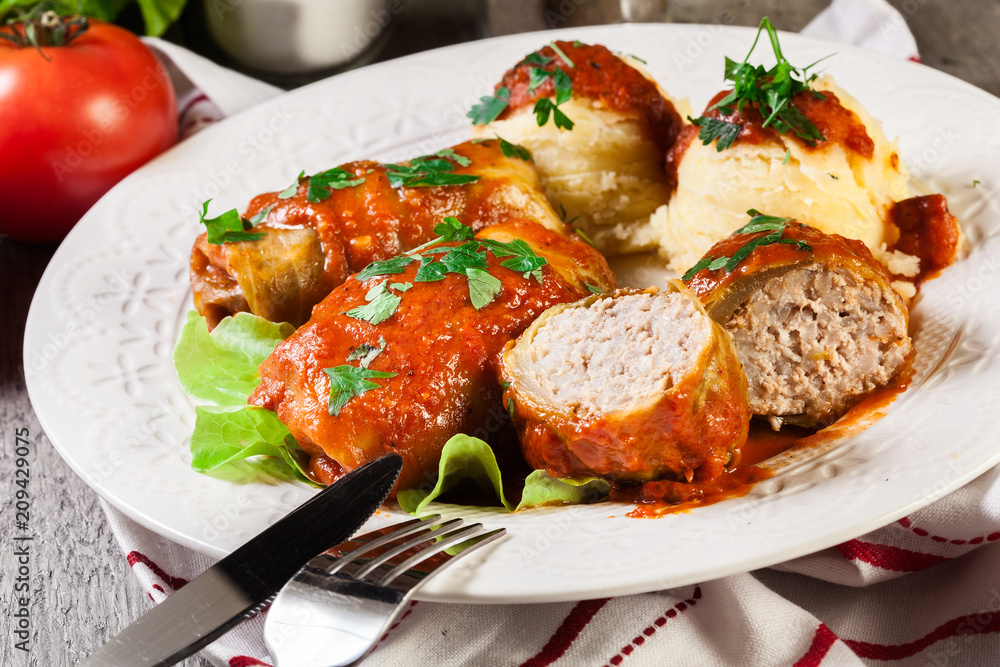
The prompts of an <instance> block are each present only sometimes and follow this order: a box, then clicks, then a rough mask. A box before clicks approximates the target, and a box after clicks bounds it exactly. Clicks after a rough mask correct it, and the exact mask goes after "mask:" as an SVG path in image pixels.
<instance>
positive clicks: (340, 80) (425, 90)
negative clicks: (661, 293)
mask: <svg viewBox="0 0 1000 667" xmlns="http://www.w3.org/2000/svg"><path fill="white" fill-rule="evenodd" d="M753 35H754V31H752V30H748V29H721V28H719V27H717V26H678V25H643V26H608V27H599V28H585V29H578V30H573V31H572V32H567V31H562V32H556V33H545V34H534V35H518V36H511V37H504V38H499V39H493V40H488V41H484V42H476V43H471V44H464V45H460V46H455V47H451V48H447V49H442V50H438V51H433V52H429V53H424V54H420V55H417V56H412V57H409V58H403V59H400V60H396V61H392V62H388V63H384V64H380V65H376V66H373V67H368V68H365V69H363V70H359V71H355V72H351V73H348V74H344V75H341V76H338V77H335V78H332V79H329V80H326V81H321V82H319V83H316V84H314V85H312V86H308V87H306V88H302V89H299V90H296V91H293V92H291V93H288V94H286V95H282V96H281V97H278V98H276V99H274V100H272V101H270V102H268V103H266V104H264V105H261V106H260V107H258V108H255V109H253V110H250V111H248V112H246V113H242V114H240V115H238V116H235V117H233V118H231V119H228V120H226V121H225V122H222V123H219V124H217V125H215V126H213V127H210V128H209V129H207V130H205V131H204V132H202V133H200V134H198V135H196V136H195V137H193V138H191V139H189V140H187V141H185V142H184V143H182V144H180V145H179V146H177V147H176V148H174V149H173V150H171V151H169V152H168V153H166V154H164V155H163V156H161V157H159V158H158V159H156V160H154V161H153V162H152V163H150V164H148V165H147V166H145V167H143V168H142V169H140V170H139V171H138V172H136V173H135V174H133V175H132V176H130V177H129V178H127V179H126V180H125V181H124V182H122V183H121V184H120V185H119V186H118V187H116V188H115V189H114V190H113V191H112V192H111V193H110V194H108V195H107V196H106V197H105V198H104V199H102V200H101V201H100V202H99V203H98V204H97V205H96V206H95V207H94V208H93V210H91V211H90V212H89V213H88V214H87V216H86V217H85V218H84V220H83V221H82V222H81V223H80V224H79V225H78V226H77V228H76V229H75V230H74V231H73V233H72V234H71V235H70V236H69V238H68V239H67V240H66V242H65V243H64V244H63V245H62V247H60V248H59V251H58V252H57V253H56V255H55V257H54V259H53V260H52V263H51V265H50V266H49V268H48V270H47V271H46V273H45V275H44V277H43V278H42V281H41V284H40V285H39V288H38V292H37V294H36V295H35V299H34V303H33V304H32V307H31V312H30V314H29V316H28V323H27V331H26V335H25V370H26V374H27V382H28V389H29V391H30V395H31V399H32V402H33V404H34V406H35V409H36V411H37V413H38V417H39V420H40V421H41V423H42V426H43V427H44V429H45V431H46V433H47V434H48V436H49V438H50V439H51V440H52V442H53V443H54V444H55V446H56V448H57V449H58V450H59V452H60V453H61V454H62V456H63V458H65V459H66V461H67V462H68V463H69V464H70V466H72V467H73V469H74V470H75V471H76V472H77V473H78V474H79V475H80V476H81V477H82V478H83V479H84V480H85V481H86V482H87V483H88V484H89V485H90V486H91V487H93V488H94V489H95V490H96V491H97V492H98V493H99V494H100V495H102V496H103V497H104V498H106V499H108V500H109V501H110V502H111V503H112V504H113V505H115V506H116V507H118V508H119V509H120V510H122V511H123V512H125V514H127V515H128V516H130V517H132V518H133V519H135V520H136V521H138V522H139V523H141V524H143V525H145V526H147V527H149V528H151V529H152V530H154V531H156V532H158V533H160V534H162V535H164V536H166V537H169V538H170V539H173V540H175V541H177V542H179V543H181V544H184V545H186V546H189V547H192V548H194V549H197V550H199V551H202V552H204V553H207V554H211V555H215V556H222V555H224V554H226V553H228V552H229V551H231V550H232V549H234V548H235V547H237V546H238V545H240V544H241V543H243V542H244V541H245V540H247V539H248V538H250V537H251V536H253V535H254V534H256V533H257V532H259V531H260V530H261V529H263V528H264V527H265V526H267V525H269V524H270V523H272V522H274V521H275V520H276V519H278V518H279V517H280V516H282V515H283V514H284V513H285V512H287V511H288V510H289V509H291V508H292V507H294V506H295V505H297V504H299V503H300V502H302V501H303V500H305V499H306V498H307V497H308V496H309V495H310V494H311V493H313V491H312V490H310V489H308V488H305V487H301V486H297V485H293V484H278V485H273V486H269V485H264V484H260V483H240V482H239V481H238V480H236V481H222V480H219V479H215V478H212V477H208V476H205V475H200V474H198V473H195V472H193V471H192V470H190V468H189V467H188V462H189V454H188V448H187V442H186V439H187V437H188V435H189V433H190V431H191V427H192V422H193V416H194V413H193V410H192V408H191V406H190V404H189V402H188V401H187V399H186V398H185V396H184V395H183V393H182V392H181V390H180V387H179V386H178V383H177V381H176V378H175V376H174V372H173V368H172V365H171V361H170V354H171V348H172V345H173V341H174V338H175V334H176V331H177V329H178V323H179V322H180V321H182V319H183V317H184V313H185V312H186V311H187V310H188V308H189V304H190V288H189V285H188V280H187V259H188V253H189V251H190V247H191V243H192V240H193V239H194V237H195V235H196V234H197V233H198V231H199V225H198V222H197V219H198V216H197V214H196V208H198V207H200V205H201V203H202V202H203V201H204V200H205V199H209V198H212V199H214V200H215V201H214V203H213V205H212V210H213V211H222V210H225V209H227V208H230V207H238V208H240V209H242V208H243V207H244V206H245V205H246V204H247V202H248V201H249V199H250V198H251V197H252V196H253V195H255V194H257V193H259V192H265V191H273V190H278V189H281V188H283V187H284V186H285V185H287V184H288V182H289V181H290V180H291V179H292V178H293V177H294V176H295V174H297V173H299V171H300V170H302V169H305V170H306V172H307V173H312V172H314V171H318V170H320V169H323V168H327V167H329V166H330V165H336V164H339V163H341V162H345V161H348V160H352V159H360V158H377V159H382V160H394V159H403V158H407V157H412V156H414V155H418V154H422V153H427V152H431V151H433V150H436V149H439V148H442V147H445V146H449V145H452V144H454V143H458V142H460V141H462V140H464V139H465V138H466V137H467V136H468V135H469V125H468V121H467V119H466V118H465V112H466V111H467V110H468V109H469V107H470V106H471V105H472V104H473V103H474V102H475V101H476V100H477V99H478V98H479V97H480V96H481V95H485V94H487V93H488V92H489V91H490V90H491V89H492V86H493V84H494V82H496V81H497V80H498V79H499V77H500V76H501V75H502V74H503V72H504V70H505V69H506V68H507V67H508V66H510V65H512V64H513V63H515V62H516V61H518V60H519V59H520V58H521V57H523V56H524V55H525V54H526V53H528V52H530V51H532V50H534V49H536V48H538V47H540V46H542V45H543V44H544V43H546V42H547V41H548V40H551V39H553V37H556V36H558V37H559V38H565V39H581V40H585V41H590V42H597V43H603V44H606V45H608V46H609V47H610V48H612V49H618V50H621V51H625V52H628V53H633V54H636V55H638V56H639V57H641V58H644V59H646V60H647V61H648V63H649V69H650V70H651V71H652V72H653V74H654V75H655V76H656V77H657V79H658V80H659V82H660V83H661V85H662V86H663V87H664V88H665V89H666V90H667V91H669V93H670V94H672V95H673V96H674V97H675V98H688V99H689V100H690V102H691V106H692V107H693V108H694V109H701V108H703V106H704V105H705V103H706V102H707V100H708V99H709V98H710V97H711V96H712V95H713V94H714V93H715V92H717V91H718V90H719V89H721V87H722V70H723V56H724V55H729V56H731V57H733V58H737V57H742V56H743V55H744V54H745V53H746V51H747V49H748V48H749V45H750V43H751V41H752V39H753ZM782 43H783V45H784V47H785V51H786V53H787V54H789V56H790V58H791V59H792V61H793V62H797V63H809V62H812V61H814V60H816V59H818V58H820V57H822V56H824V55H826V54H828V53H831V52H836V53H837V55H836V56H835V57H834V58H832V59H831V60H830V61H828V62H829V64H828V68H827V69H828V71H829V72H830V73H832V74H833V75H834V76H835V77H836V78H837V80H838V81H839V83H840V84H841V85H843V87H844V88H845V89H847V90H848V91H850V92H851V93H852V94H853V95H854V96H856V97H857V98H858V99H859V100H860V101H861V102H862V103H863V104H865V105H866V106H867V108H868V109H869V111H871V112H872V114H873V115H874V116H875V117H877V118H881V119H883V121H884V125H885V129H886V131H887V133H888V135H889V136H890V137H891V136H899V137H900V146H901V150H902V156H903V159H904V161H905V162H907V163H908V164H909V166H910V168H911V169H912V170H913V171H914V172H915V174H916V176H918V177H920V178H921V179H923V180H924V181H925V182H929V183H930V184H931V185H932V187H933V188H934V189H936V190H938V191H942V192H944V193H946V194H947V195H948V197H949V201H950V203H951V207H952V210H953V212H955V213H956V214H957V215H958V216H959V218H960V219H961V221H962V223H963V224H964V225H965V229H966V231H967V233H968V234H969V237H970V240H971V246H972V253H971V255H970V256H969V257H968V258H967V259H965V260H964V261H962V262H961V263H959V264H957V265H955V266H953V267H951V268H949V269H948V270H947V271H946V272H945V273H944V275H943V276H942V277H941V278H939V279H937V280H934V281H932V282H931V283H929V284H928V285H927V286H926V287H925V289H924V291H923V293H922V297H921V301H920V303H919V306H918V307H917V308H916V309H915V312H914V317H913V319H914V324H915V327H916V345H917V349H918V351H919V353H918V356H917V366H918V376H917V379H916V381H915V383H914V386H912V387H911V388H910V389H909V390H908V391H907V392H906V393H905V394H904V395H903V396H901V397H900V398H899V400H897V401H896V403H895V404H894V405H893V406H892V408H891V410H890V413H889V415H888V416H887V417H886V418H885V419H883V420H882V421H880V422H878V423H877V424H876V425H875V426H873V427H871V428H870V429H868V430H867V431H865V432H864V433H862V434H861V435H860V436H858V437H856V438H854V439H852V440H849V441H847V442H844V443H842V444H840V445H839V446H836V447H833V448H828V449H826V450H825V451H822V452H819V451H817V452H814V453H813V454H814V455H813V456H812V457H811V458H809V459H808V460H803V461H799V462H798V463H797V464H795V465H792V466H790V467H788V468H786V469H784V470H782V471H781V472H780V474H778V476H777V477H775V478H773V479H771V480H768V481H766V482H764V483H762V484H759V485H758V486H757V487H756V488H755V489H754V491H753V492H752V493H751V494H750V495H749V496H747V497H744V498H740V499H736V500H730V501H727V502H723V503H719V504H717V505H713V506H709V507H703V508H699V509H696V510H694V511H691V512H688V513H683V514H679V515H674V516H667V517H665V518H662V519H658V520H634V519H629V518H626V517H624V516H623V515H624V514H625V513H626V511H628V509H629V507H626V506H621V505H610V504H602V505H595V506H579V507H567V508H549V509H539V510H534V511H529V512H522V513H519V514H517V515H513V516H511V515H507V514H505V513H500V512H497V511H492V510H487V509H481V508H476V509H472V510H467V511H462V512H461V513H462V514H464V515H466V516H470V517H472V518H475V519H478V520H482V521H483V522H484V523H486V524H489V525H490V526H499V525H503V526H506V527H507V529H508V531H509V534H510V537H509V538H508V539H506V540H505V541H503V542H501V543H499V544H498V545H497V546H496V547H495V548H492V549H491V550H490V551H489V552H488V553H481V554H477V555H475V556H473V557H471V558H470V559H467V560H466V561H465V562H464V564H460V565H458V567H457V568H456V569H454V570H452V571H451V572H450V573H448V574H446V575H443V576H441V577H439V578H437V579H434V580H432V581H431V582H429V583H428V585H427V586H426V587H425V588H423V589H422V590H421V591H420V597H422V598H424V599H435V600H459V601H480V602H482V601H496V602H522V601H534V602H540V601H555V600H573V599H584V598H593V597H600V596H606V595H618V594H624V593H636V592H642V591H650V590H656V589H662V588H668V587H672V586H680V585H686V584H689V583H693V582H697V581H702V580H707V579H712V578H715V577H721V576H724V575H728V574H731V573H735V572H740V571H745V570H750V569H754V568H758V567H762V566H766V565H771V564H774V563H777V562H780V561H784V560H787V559H789V558H794V557H796V556H801V555H804V554H807V553H810V552H813V551H817V550H819V549H822V548H825V547H828V546H831V545H834V544H837V543H838V542H841V541H843V540H846V539H850V538H852V537H856V536H858V535H861V534H863V533H865V532H867V531H869V530H872V529H874V528H877V527H879V526H882V525H885V524H887V523H889V522H891V521H893V520H896V519H898V518H900V517H902V516H904V515H906V514H907V513H909V512H912V511H913V510H916V509H917V508H919V507H922V506H924V505H927V504H928V503H930V502H932V501H934V500H936V499H938V498H940V497H942V496H943V495H945V494H946V493H948V492H949V491H952V490H954V489H956V488H958V487H959V486H960V485H962V484H964V483H965V482H968V481H969V480H971V479H973V478H974V477H975V476H976V475H978V474H979V473H981V472H983V471H984V470H986V469H987V468H989V467H990V466H992V465H994V464H995V463H997V462H998V461H1000V439H998V437H997V432H998V421H997V419H996V406H997V404H998V399H1000V392H998V388H1000V377H998V374H1000V364H997V363H995V362H996V360H997V356H998V354H1000V342H998V335H1000V299H997V298H996V297H995V295H996V294H998V293H1000V292H998V290H1000V241H998V239H997V238H996V235H997V233H998V231H1000V197H998V196H997V188H998V187H1000V162H998V161H997V159H996V156H997V155H1000V135H998V133H997V131H996V122H995V121H996V119H997V118H998V117H1000V100H998V99H996V98H994V97H991V96H989V95H987V94H986V93H984V92H982V91H980V90H978V89H976V88H974V87H972V86H970V85H968V84H966V83H963V82H961V81H959V80H957V79H954V78H951V77H949V76H947V75H944V74H941V73H939V72H937V71H934V70H932V69H929V68H926V67H923V66H920V65H916V64H913V63H908V62H901V61H897V60H894V59H890V58H887V57H881V56H878V55H874V54H872V53H870V52H867V51H862V50H859V49H854V48H850V47H846V46H844V45H842V44H832V43H824V42H818V41H816V40H809V39H805V38H801V37H798V36H795V35H784V36H783V37H782ZM974 179H977V180H979V181H980V182H981V183H980V185H979V187H977V188H975V189H974V188H973V187H972V184H973V180H974ZM640 269H641V270H638V271H631V272H630V277H631V280H632V281H638V282H650V283H651V282H656V281H658V280H659V278H658V276H659V275H660V273H659V271H660V270H659V269H658V267H656V266H655V265H653V264H652V263H651V264H649V265H648V266H647V267H645V268H643V267H640ZM397 518H398V517H397V516H394V515H392V514H391V513H387V512H385V511H383V512H380V514H379V515H378V516H376V517H375V518H373V519H372V522H371V525H370V527H377V526H381V525H384V524H385V523H386V522H388V521H391V520H396V519H397Z"/></svg>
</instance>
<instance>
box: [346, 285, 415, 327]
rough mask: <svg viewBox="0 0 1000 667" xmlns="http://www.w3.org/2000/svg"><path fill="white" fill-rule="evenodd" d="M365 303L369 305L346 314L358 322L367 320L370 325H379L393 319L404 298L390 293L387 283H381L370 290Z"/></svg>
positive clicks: (352, 309) (358, 307)
mask: <svg viewBox="0 0 1000 667" xmlns="http://www.w3.org/2000/svg"><path fill="white" fill-rule="evenodd" d="M407 289H409V288H407ZM365 301H367V302H368V303H366V304H365V305H363V306H357V307H355V308H351V309H350V310H348V311H347V312H345V313H344V314H345V315H347V316H348V317H353V318H354V319H356V320H365V321H366V322H368V323H369V324H378V323H380V322H384V321H385V320H387V319H389V318H390V317H392V315H393V313H395V312H396V308H398V307H399V302H400V301H402V297H400V296H399V295H398V294H393V293H392V292H390V291H389V290H388V289H387V288H386V284H385V283H379V284H378V285H376V286H375V287H373V288H371V289H370V290H368V294H365Z"/></svg>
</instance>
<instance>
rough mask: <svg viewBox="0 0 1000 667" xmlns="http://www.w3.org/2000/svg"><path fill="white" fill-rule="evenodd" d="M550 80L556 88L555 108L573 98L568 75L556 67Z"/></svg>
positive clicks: (570, 80) (571, 84)
mask: <svg viewBox="0 0 1000 667" xmlns="http://www.w3.org/2000/svg"><path fill="white" fill-rule="evenodd" d="M552 80H553V82H554V83H555V88H556V106H559V105H560V104H562V103H563V102H566V101H568V100H569V98H570V97H572V96H573V80H572V79H570V78H569V74H567V73H566V72H565V71H564V70H562V69H559V68H558V67H557V68H556V71H555V73H554V74H553V76H552Z"/></svg>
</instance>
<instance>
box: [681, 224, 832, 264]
mask: <svg viewBox="0 0 1000 667" xmlns="http://www.w3.org/2000/svg"><path fill="white" fill-rule="evenodd" d="M747 215H749V216H752V217H751V218H750V222H748V223H747V224H745V225H743V226H742V227H740V228H739V229H737V230H736V231H735V232H733V234H757V233H760V232H768V233H767V234H765V235H764V236H758V237H757V238H755V239H751V240H750V241H747V242H746V243H745V244H743V246H742V247H740V249H739V250H737V251H736V252H734V253H733V255H732V256H731V257H726V256H720V257H702V258H701V259H700V260H698V261H697V262H696V263H695V265H694V266H692V267H691V268H690V269H688V270H687V272H686V273H685V274H684V275H683V276H681V280H684V281H687V280H691V279H692V278H694V277H695V275H696V274H697V273H698V272H699V271H702V270H704V269H708V270H709V271H718V270H719V269H722V268H724V269H725V270H726V273H731V272H732V271H733V269H735V268H736V267H737V266H739V263H740V262H742V261H743V260H744V259H746V258H747V257H748V256H749V255H750V253H752V252H753V251H754V250H756V249H757V248H760V247H762V246H766V245H771V244H772V243H785V244H788V245H794V246H796V247H797V248H798V249H799V250H803V251H806V252H812V246H810V245H809V244H808V243H806V242H805V241H800V240H798V239H783V238H781V235H782V234H783V233H784V232H785V229H786V228H787V227H788V223H790V222H792V220H793V219H792V218H780V217H778V216H774V215H764V214H763V213H761V212H760V211H758V210H757V209H753V208H752V209H750V210H749V211H747Z"/></svg>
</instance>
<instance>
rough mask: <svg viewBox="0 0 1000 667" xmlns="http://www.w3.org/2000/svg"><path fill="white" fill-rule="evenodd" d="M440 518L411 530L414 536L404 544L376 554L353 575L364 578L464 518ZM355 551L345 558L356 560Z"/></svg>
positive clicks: (456, 525)
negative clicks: (446, 519) (440, 520)
mask: <svg viewBox="0 0 1000 667" xmlns="http://www.w3.org/2000/svg"><path fill="white" fill-rule="evenodd" d="M440 518H441V517H440V516H437V517H436V518H435V520H433V521H428V522H426V523H425V526H426V527H424V528H421V529H420V530H419V531H411V533H415V535H414V537H412V538H411V539H409V540H407V541H406V542H403V543H402V544H398V545H396V546H394V547H392V548H390V549H388V550H387V551H385V552H383V553H381V554H378V555H377V556H374V557H373V558H372V559H371V561H370V562H368V563H367V564H365V565H362V566H361V567H360V568H359V569H358V570H356V571H355V572H354V574H353V575H352V576H353V577H354V578H355V579H362V578H363V577H364V576H365V575H367V574H368V573H369V572H371V571H372V570H374V569H375V568H377V567H379V566H380V565H382V564H383V563H385V562H386V561H388V560H390V559H392V558H393V557H395V556H397V555H399V554H401V553H403V552H405V551H409V550H410V549H412V548H413V547H415V546H417V545H419V544H422V543H424V542H427V541H428V540H429V539H433V538H434V537H436V536H438V535H440V534H441V533H440V531H442V530H443V531H447V530H451V529H452V528H457V527H458V526H461V525H462V520H461V519H450V520H448V521H442V522H440V523H439V522H438V520H439V519H440ZM353 553H354V552H352V553H351V554H347V555H345V557H344V560H347V561H352V560H354V559H353ZM347 556H351V557H350V558H348V557H347Z"/></svg>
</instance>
